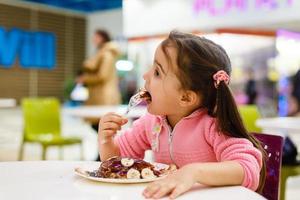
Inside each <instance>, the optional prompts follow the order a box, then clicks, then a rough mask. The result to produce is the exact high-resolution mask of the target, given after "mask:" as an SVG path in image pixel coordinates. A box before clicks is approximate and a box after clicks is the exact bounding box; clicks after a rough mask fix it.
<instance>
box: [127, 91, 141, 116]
mask: <svg viewBox="0 0 300 200" xmlns="http://www.w3.org/2000/svg"><path fill="white" fill-rule="evenodd" d="M142 101H143V98H142V97H141V93H140V92H138V93H136V94H135V95H133V96H132V97H130V99H129V103H128V106H127V109H126V112H125V115H127V114H128V113H129V111H130V110H131V109H132V108H134V107H135V106H137V105H139V104H140V103H141V102H142Z"/></svg>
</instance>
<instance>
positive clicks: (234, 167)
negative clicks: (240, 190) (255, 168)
mask: <svg viewBox="0 0 300 200" xmlns="http://www.w3.org/2000/svg"><path fill="white" fill-rule="evenodd" d="M185 167H186V168H189V170H191V171H192V173H193V174H194V175H195V180H196V182H198V183H201V184H204V185H210V186H222V185H241V184H242V182H243V179H244V170H243V168H242V166H241V165H240V164H239V163H238V162H236V161H224V162H211V163H193V164H189V165H186V166H185Z"/></svg>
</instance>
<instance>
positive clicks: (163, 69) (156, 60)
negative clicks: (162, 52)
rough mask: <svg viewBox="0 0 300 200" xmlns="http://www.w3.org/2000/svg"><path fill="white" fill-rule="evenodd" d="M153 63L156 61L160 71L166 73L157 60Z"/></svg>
mask: <svg viewBox="0 0 300 200" xmlns="http://www.w3.org/2000/svg"><path fill="white" fill-rule="evenodd" d="M154 63H156V64H157V65H158V67H159V69H160V70H161V71H162V73H163V74H165V75H166V73H165V71H164V68H163V67H162V66H161V64H160V63H159V62H158V61H157V60H154Z"/></svg>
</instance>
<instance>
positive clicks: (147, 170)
mask: <svg viewBox="0 0 300 200" xmlns="http://www.w3.org/2000/svg"><path fill="white" fill-rule="evenodd" d="M141 174H142V178H144V179H147V178H155V177H156V176H155V175H154V173H153V171H152V170H151V169H150V168H144V169H143V170H142V173H141Z"/></svg>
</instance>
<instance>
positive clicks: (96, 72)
mask: <svg viewBox="0 0 300 200" xmlns="http://www.w3.org/2000/svg"><path fill="white" fill-rule="evenodd" d="M92 41H93V44H94V45H95V46H96V48H97V51H96V53H95V55H93V56H92V57H90V58H88V59H87V60H85V61H84V63H83V69H82V72H83V73H82V74H81V75H80V76H78V77H77V79H76V82H77V83H82V84H84V85H85V86H86V87H87V88H88V91H89V97H88V99H87V101H86V102H85V105H118V104H120V103H121V93H120V90H119V85H118V75H117V70H116V67H115V62H116V60H117V58H118V57H119V55H120V51H119V48H118V46H117V44H116V43H114V42H113V41H111V37H110V35H109V34H108V32H107V31H105V30H101V29H98V30H96V31H95V33H94V36H93V40H92ZM86 120H87V121H88V122H89V123H91V125H92V127H93V129H94V130H96V131H97V132H98V123H99V119H96V118H88V119H86Z"/></svg>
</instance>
